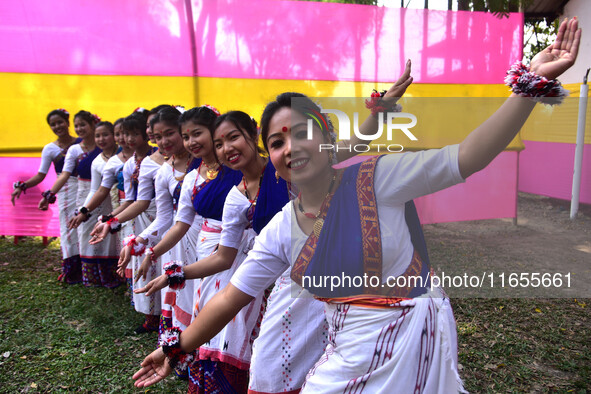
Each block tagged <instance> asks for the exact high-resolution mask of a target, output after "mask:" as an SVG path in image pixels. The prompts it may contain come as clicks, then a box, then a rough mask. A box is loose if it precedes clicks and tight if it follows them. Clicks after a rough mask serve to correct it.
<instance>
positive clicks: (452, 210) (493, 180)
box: [415, 152, 519, 224]
mask: <svg viewBox="0 0 591 394" xmlns="http://www.w3.org/2000/svg"><path fill="white" fill-rule="evenodd" d="M518 154H519V153H518V152H502V153H501V154H500V155H499V156H497V158H496V159H494V160H493V162H492V163H491V164H490V165H489V166H488V167H486V168H485V169H484V170H482V171H480V172H477V173H476V174H474V175H472V176H470V177H469V178H468V179H467V180H466V182H465V183H463V184H459V185H455V186H452V187H450V188H448V189H445V190H442V191H440V192H437V193H434V194H430V195H428V196H424V197H420V198H418V199H416V200H415V203H416V206H417V211H418V213H419V217H420V219H421V223H423V224H430V223H443V222H458V221H462V220H481V219H496V218H513V217H516V213H517V171H516V167H517V158H518Z"/></svg>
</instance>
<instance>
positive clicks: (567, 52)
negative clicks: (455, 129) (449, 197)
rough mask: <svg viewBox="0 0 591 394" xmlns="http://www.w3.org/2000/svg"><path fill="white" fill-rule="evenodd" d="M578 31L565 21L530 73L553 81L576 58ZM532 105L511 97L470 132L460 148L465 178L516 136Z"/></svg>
mask: <svg viewBox="0 0 591 394" xmlns="http://www.w3.org/2000/svg"><path fill="white" fill-rule="evenodd" d="M580 39H581V29H579V28H578V21H577V19H576V18H574V19H571V20H570V21H569V20H568V19H565V20H564V21H563V22H562V23H561V24H560V28H559V30H558V34H557V37H556V41H555V42H554V43H553V44H552V45H550V46H549V47H548V48H546V49H544V50H543V51H542V52H540V53H538V54H537V55H536V56H535V57H534V58H533V59H532V61H531V64H530V70H531V71H532V72H534V73H536V74H538V75H540V76H543V77H545V78H547V79H555V78H557V77H558V76H559V75H561V74H562V73H563V72H565V71H566V70H567V69H568V68H569V67H571V66H572V65H573V64H574V63H575V60H576V58H577V53H578V51H579V42H580ZM534 106H535V102H534V101H532V100H531V99H528V98H522V97H518V96H517V95H515V94H512V95H511V97H510V98H509V99H507V101H505V103H504V104H503V105H502V106H501V107H500V108H499V109H498V110H497V111H496V112H495V113H494V114H493V115H492V116H491V117H490V118H488V119H487V120H486V121H485V122H484V123H482V124H481V125H480V126H478V127H477V128H476V129H475V130H474V131H472V132H471V133H470V134H469V135H468V136H467V137H466V139H464V141H462V143H461V144H460V151H459V158H458V162H459V167H460V173H461V175H462V176H463V177H464V178H467V177H468V176H470V175H472V174H473V173H475V172H477V171H480V170H482V169H483V168H484V167H486V166H487V165H488V164H489V163H490V162H491V161H492V160H493V159H494V158H495V157H496V156H497V155H498V154H499V153H501V152H502V151H503V150H504V149H505V148H506V147H507V145H509V143H510V142H511V140H513V138H514V137H515V136H516V135H517V133H518V132H519V130H520V129H521V127H522V126H523V124H524V123H525V121H526V120H527V118H528V116H529V115H530V113H531V111H532V110H533V108H534Z"/></svg>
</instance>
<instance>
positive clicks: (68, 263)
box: [11, 108, 82, 284]
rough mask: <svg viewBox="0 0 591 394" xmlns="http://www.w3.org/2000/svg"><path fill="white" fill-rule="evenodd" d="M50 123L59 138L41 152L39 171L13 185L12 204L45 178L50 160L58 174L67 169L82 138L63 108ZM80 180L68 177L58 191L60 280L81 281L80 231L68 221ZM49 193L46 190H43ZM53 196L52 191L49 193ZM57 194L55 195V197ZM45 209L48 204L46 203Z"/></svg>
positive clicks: (55, 113) (51, 118) (55, 112)
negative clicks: (69, 155)
mask: <svg viewBox="0 0 591 394" xmlns="http://www.w3.org/2000/svg"><path fill="white" fill-rule="evenodd" d="M47 124H48V125H49V127H50V128H51V130H52V131H53V132H54V134H55V135H56V136H57V140H55V141H53V142H51V143H49V144H47V145H45V146H44V147H43V151H42V152H41V165H40V166H39V171H38V172H37V174H35V175H33V176H32V177H31V178H29V179H27V180H26V181H24V182H23V181H17V182H15V183H14V184H13V189H14V190H13V192H12V194H11V201H12V205H14V204H15V200H16V199H18V198H19V197H20V195H21V193H23V192H25V193H26V190H27V189H30V188H32V187H35V186H37V185H38V184H40V183H41V182H43V180H44V179H45V177H46V175H47V172H48V171H49V167H50V166H51V163H53V167H54V169H55V173H56V174H57V176H58V177H59V175H60V174H61V173H62V169H63V168H64V161H65V157H66V153H67V152H68V148H70V146H72V145H73V144H76V143H79V142H80V141H81V140H82V139H81V138H76V137H74V136H72V135H71V134H70V113H69V112H68V111H66V110H65V109H63V108H60V109H55V110H53V111H51V112H50V113H49V114H48V115H47ZM77 185H78V182H77V181H76V179H75V178H71V179H68V181H67V182H66V184H65V185H64V186H63V187H62V188H61V189H60V190H59V192H57V201H58V208H59V219H60V246H61V249H62V258H63V260H62V273H61V274H60V275H59V277H58V280H59V281H63V282H64V283H68V284H72V283H79V282H81V281H82V271H81V268H80V250H79V248H78V232H77V231H76V230H71V229H68V220H69V218H70V217H71V216H72V214H73V213H74V210H75V209H76V191H77ZM44 193H46V194H47V192H44ZM47 196H48V197H51V195H50V194H47ZM54 197H55V196H54ZM43 208H45V209H47V208H46V205H43Z"/></svg>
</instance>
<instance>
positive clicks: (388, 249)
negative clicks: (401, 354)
mask: <svg viewBox="0 0 591 394" xmlns="http://www.w3.org/2000/svg"><path fill="white" fill-rule="evenodd" d="M458 151H459V145H451V146H446V147H444V148H443V149H432V150H427V151H420V152H407V153H401V154H390V155H386V156H384V157H382V158H381V159H380V160H379V161H378V164H377V168H376V172H375V178H374V188H375V194H376V200H377V204H378V217H379V222H380V232H381V238H382V255H383V256H384V259H385V260H384V262H383V272H382V276H383V277H382V279H383V280H385V279H386V278H387V277H389V276H398V275H401V274H402V273H404V271H405V270H406V268H407V267H408V264H409V263H410V261H411V258H412V255H413V253H414V247H413V245H412V242H411V239H410V232H409V230H408V227H407V225H406V221H405V219H404V205H405V203H406V202H407V201H409V200H412V199H415V198H417V197H420V196H424V195H427V194H431V193H435V192H436V191H439V190H442V189H445V188H447V187H450V186H453V185H455V184H457V183H461V182H464V179H463V178H462V177H461V175H460V170H459V166H458ZM292 211H293V208H292V203H291V202H290V203H288V204H287V205H286V206H285V207H284V208H283V209H282V211H281V212H279V213H278V214H277V215H275V217H274V218H273V219H272V220H271V221H270V222H269V224H268V225H267V226H266V227H265V228H264V229H263V230H262V231H261V233H260V235H259V236H258V237H257V239H256V241H255V245H254V247H253V249H252V250H251V251H250V252H249V254H248V257H247V259H246V260H245V261H244V262H243V263H242V265H241V266H240V267H239V268H238V270H237V271H236V273H235V274H234V276H233V277H232V280H231V283H232V284H233V285H234V286H235V287H236V288H238V289H239V290H241V291H243V292H244V293H246V294H249V295H251V296H256V295H257V294H259V293H260V292H262V291H263V290H264V289H266V288H267V287H269V286H270V285H271V284H272V283H273V282H274V281H275V280H276V279H277V278H278V277H279V275H281V273H282V272H283V271H285V270H286V269H287V268H288V267H289V266H290V264H291V263H292V262H294V261H295V259H296V258H297V256H298V254H299V253H300V250H301V248H302V247H303V245H304V244H305V242H306V239H307V238H308V236H307V235H306V234H304V233H303V232H302V230H301V229H300V227H299V225H298V224H297V220H296V219H295V217H294V216H293V215H294V213H293V212H292ZM224 213H225V211H224ZM292 246H293V249H292ZM386 258H387V260H386Z"/></svg>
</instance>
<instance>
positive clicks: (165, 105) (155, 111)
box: [148, 104, 174, 118]
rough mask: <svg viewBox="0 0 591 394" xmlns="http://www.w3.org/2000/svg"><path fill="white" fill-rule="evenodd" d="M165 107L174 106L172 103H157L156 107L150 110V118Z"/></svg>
mask: <svg viewBox="0 0 591 394" xmlns="http://www.w3.org/2000/svg"><path fill="white" fill-rule="evenodd" d="M164 108H174V107H173V106H172V105H170V104H160V105H157V106H155V107H154V108H152V109H151V110H150V111H148V118H149V117H150V116H152V115H156V114H157V113H158V112H160V111H162V110H163V109H164Z"/></svg>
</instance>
